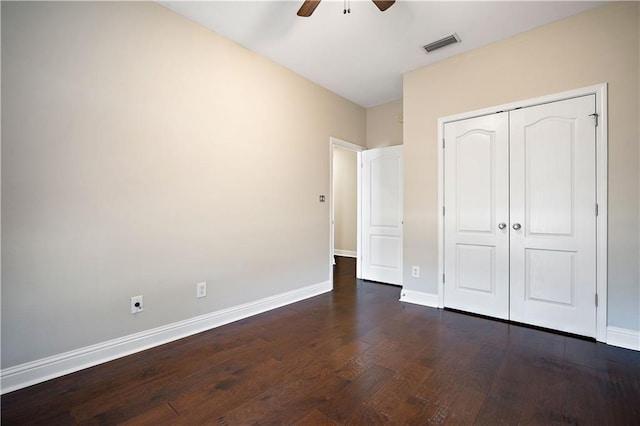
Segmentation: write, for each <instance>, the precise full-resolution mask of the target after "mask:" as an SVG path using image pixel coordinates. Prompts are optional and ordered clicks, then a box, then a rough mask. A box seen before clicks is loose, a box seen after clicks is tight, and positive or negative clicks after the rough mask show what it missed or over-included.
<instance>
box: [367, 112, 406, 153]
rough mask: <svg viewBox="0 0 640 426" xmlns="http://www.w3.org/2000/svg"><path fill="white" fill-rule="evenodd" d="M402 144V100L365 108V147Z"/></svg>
mask: <svg viewBox="0 0 640 426" xmlns="http://www.w3.org/2000/svg"><path fill="white" fill-rule="evenodd" d="M401 144H402V101H401V100H400V101H395V102H389V103H386V104H382V105H378V106H375V107H371V108H367V148H369V149H371V148H382V147H385V146H393V145H401Z"/></svg>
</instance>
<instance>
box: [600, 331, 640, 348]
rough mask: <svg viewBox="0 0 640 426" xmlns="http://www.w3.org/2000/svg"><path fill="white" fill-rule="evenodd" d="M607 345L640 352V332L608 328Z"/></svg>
mask: <svg viewBox="0 0 640 426" xmlns="http://www.w3.org/2000/svg"><path fill="white" fill-rule="evenodd" d="M607 345H612V346H618V347H620V348H625V349H632V350H634V351H640V331H636V330H630V329H627V328H620V327H611V326H609V327H607Z"/></svg>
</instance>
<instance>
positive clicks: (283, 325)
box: [2, 258, 640, 425]
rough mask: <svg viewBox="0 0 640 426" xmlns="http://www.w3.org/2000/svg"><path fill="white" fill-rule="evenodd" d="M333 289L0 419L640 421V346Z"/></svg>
mask: <svg viewBox="0 0 640 426" xmlns="http://www.w3.org/2000/svg"><path fill="white" fill-rule="evenodd" d="M335 272H336V273H335V290H334V291H333V292H332V293H329V294H324V295H321V296H318V297H314V298H312V299H308V300H305V301H302V302H299V303H295V304H293V305H289V306H287V307H284V308H281V309H277V310H274V311H270V312H267V313H265V314H262V315H258V316H255V317H252V318H248V319H245V320H242V321H239V322H236V323H233V324H230V325H227V326H224V327H220V328H217V329H214V330H211V331H208V332H205V333H201V334H198V335H195V336H192V337H189V338H185V339H182V340H179V341H176V342H172V343H169V344H166V345H163V346H160V347H157V348H154V349H150V350H148V351H145V352H143V353H139V354H135V355H131V356H128V357H125V358H121V359H118V360H115V361H112V362H109V363H106V364H103V365H100V366H97V367H93V368H89V369H87V370H84V371H81V372H78V373H74V374H70V375H68V376H65V377H61V378H58V379H55V380H51V381H49V382H46V383H42V384H39V385H35V386H32V387H29V388H26V389H22V390H19V391H15V392H12V393H9V394H7V395H4V396H2V424H3V425H14V424H29V425H35V424H43V425H59V424H121V423H126V424H148V425H162V424H177V425H180V424H184V425H199V424H219V425H240V424H283V425H292V424H300V425H303V424H306V425H325V424H326V425H331V424H359V425H375V424H382V423H391V424H429V423H436V424H438V423H446V424H462V425H466V424H481V425H498V424H513V425H515V424H534V425H551V424H570V425H582V424H584V425H590V424H592V425H607V424H608V425H638V424H640V353H639V352H634V351H630V350H625V349H619V348H615V347H611V346H607V345H604V344H600V343H594V342H589V341H585V340H580V339H576V338H573V337H567V336H562V335H557V334H552V333H548V332H545V331H540V330H533V329H529V328H525V327H520V326H516V325H510V324H506V323H503V322H498V321H491V320H488V319H484V318H477V317H473V316H469V315H464V314H461V313H456V312H449V311H442V310H438V309H432V308H425V307H422V306H417V305H411V304H404V303H400V302H398V298H399V295H400V289H399V288H398V287H393V286H386V285H381V284H375V283H369V282H364V281H360V280H356V279H355V278H354V262H353V260H352V259H347V258H339V260H338V265H337V266H336V271H335Z"/></svg>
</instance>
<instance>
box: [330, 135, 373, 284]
mask: <svg viewBox="0 0 640 426" xmlns="http://www.w3.org/2000/svg"><path fill="white" fill-rule="evenodd" d="M335 147H339V148H345V149H348V150H350V151H355V152H356V156H357V159H356V161H357V165H356V169H357V175H356V185H357V189H356V198H357V207H356V215H357V218H356V277H357V278H360V277H361V276H362V250H361V247H360V238H361V237H360V236H361V235H362V228H361V218H360V216H361V207H362V206H361V201H362V191H361V187H360V183H361V179H362V167H360V164H362V151H364V150H365V149H366V148H365V147H363V146H360V145H356V144H354V143H351V142H347V141H344V140H342V139H338V138H334V137H333V136H331V137H329V282H330V283H331V288H333V258H334V239H335V235H334V232H335V229H334V228H335V225H334V223H333V222H334V212H333V207H334V205H333V204H334V203H333V196H334V194H333V149H334V148H335Z"/></svg>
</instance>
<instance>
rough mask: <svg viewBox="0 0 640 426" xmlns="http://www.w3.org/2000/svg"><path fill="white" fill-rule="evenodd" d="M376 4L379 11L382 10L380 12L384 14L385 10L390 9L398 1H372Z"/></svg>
mask: <svg viewBox="0 0 640 426" xmlns="http://www.w3.org/2000/svg"><path fill="white" fill-rule="evenodd" d="M371 1H373V2H374V3H375V5H376V6H378V9H380V12H384V11H385V10H387V9H389V8H390V7H391V6H392V5H393V4H394V3H395V2H396V1H395V0H391V1H384V0H371Z"/></svg>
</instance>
